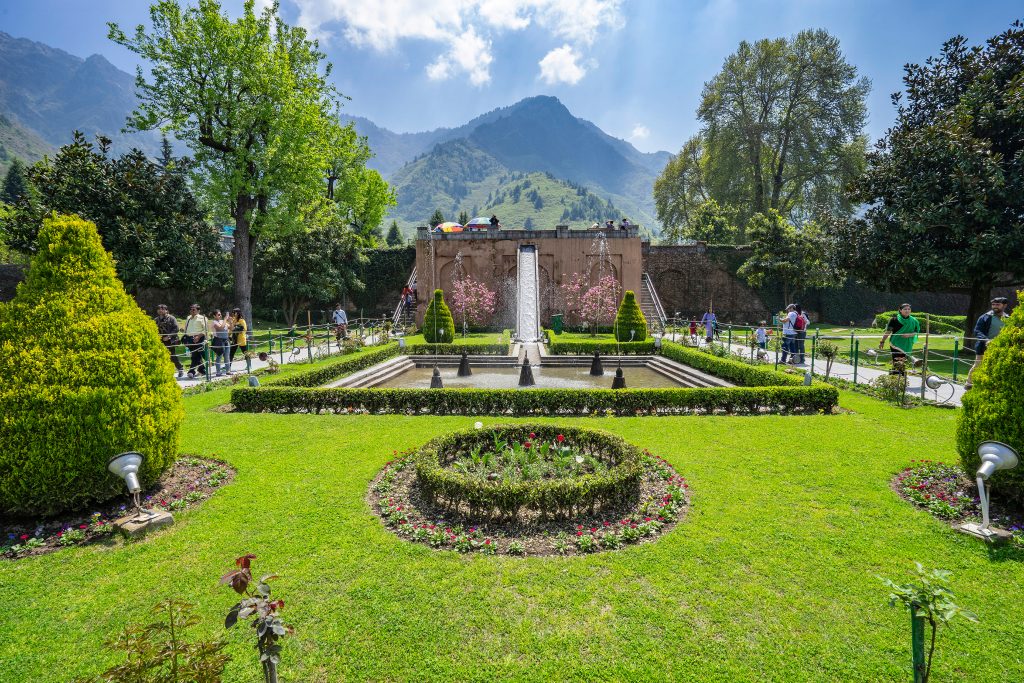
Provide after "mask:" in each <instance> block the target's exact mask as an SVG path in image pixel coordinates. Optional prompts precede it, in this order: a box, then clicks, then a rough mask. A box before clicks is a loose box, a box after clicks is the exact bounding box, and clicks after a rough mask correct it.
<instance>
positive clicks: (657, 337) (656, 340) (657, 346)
mask: <svg viewBox="0 0 1024 683" xmlns="http://www.w3.org/2000/svg"><path fill="white" fill-rule="evenodd" d="M660 349H661V335H660V334H656V335H654V350H655V351H658V350H660Z"/></svg>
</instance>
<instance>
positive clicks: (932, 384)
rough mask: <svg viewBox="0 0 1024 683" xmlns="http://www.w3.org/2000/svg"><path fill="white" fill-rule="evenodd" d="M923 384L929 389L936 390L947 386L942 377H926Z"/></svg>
mask: <svg viewBox="0 0 1024 683" xmlns="http://www.w3.org/2000/svg"><path fill="white" fill-rule="evenodd" d="M924 383H925V384H926V385H927V386H928V388H929V389H938V388H939V387H941V386H942V385H943V384H949V382H947V381H946V380H945V379H943V378H942V377H939V376H938V375H928V379H926V380H925V381H924Z"/></svg>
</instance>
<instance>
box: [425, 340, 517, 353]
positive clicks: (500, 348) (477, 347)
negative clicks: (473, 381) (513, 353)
mask: <svg viewBox="0 0 1024 683" xmlns="http://www.w3.org/2000/svg"><path fill="white" fill-rule="evenodd" d="M509 348H511V345H510V344H509V342H505V343H498V344H411V345H409V346H406V347H405V353H407V354H408V355H410V356H431V355H433V354H435V353H436V354H437V355H439V356H461V355H462V352H463V351H465V352H466V353H468V354H469V355H471V356H507V355H508V351H509Z"/></svg>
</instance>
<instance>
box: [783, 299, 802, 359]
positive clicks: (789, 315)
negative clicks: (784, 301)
mask: <svg viewBox="0 0 1024 683" xmlns="http://www.w3.org/2000/svg"><path fill="white" fill-rule="evenodd" d="M798 318H799V316H798V315H797V314H796V304H790V305H788V306H786V314H785V315H784V316H783V318H782V364H783V365H785V364H786V359H787V358H788V359H789V362H790V364H792V363H796V321H797V319H798Z"/></svg>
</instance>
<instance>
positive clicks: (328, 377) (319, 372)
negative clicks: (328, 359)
mask: <svg viewBox="0 0 1024 683" xmlns="http://www.w3.org/2000/svg"><path fill="white" fill-rule="evenodd" d="M397 355H398V343H397V342H390V343H388V344H384V345H383V346H380V347H377V348H373V349H370V350H369V351H360V352H359V353H357V354H354V355H351V356H342V357H341V359H340V360H338V361H336V362H333V363H331V364H330V365H326V366H322V367H319V368H316V369H314V370H310V371H309V372H303V373H300V374H298V375H292V376H291V377H286V378H284V379H278V380H271V381H268V382H267V385H268V386H277V387H305V388H310V387H319V386H322V385H324V384H326V383H327V382H330V381H332V380H335V379H339V378H341V377H345V376H346V375H351V374H352V373H354V372H359V371H360V370H365V369H366V368H368V367H370V366H373V365H376V364H377V363H380V362H382V361H386V360H387V359H388V358H394V357H395V356H397Z"/></svg>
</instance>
